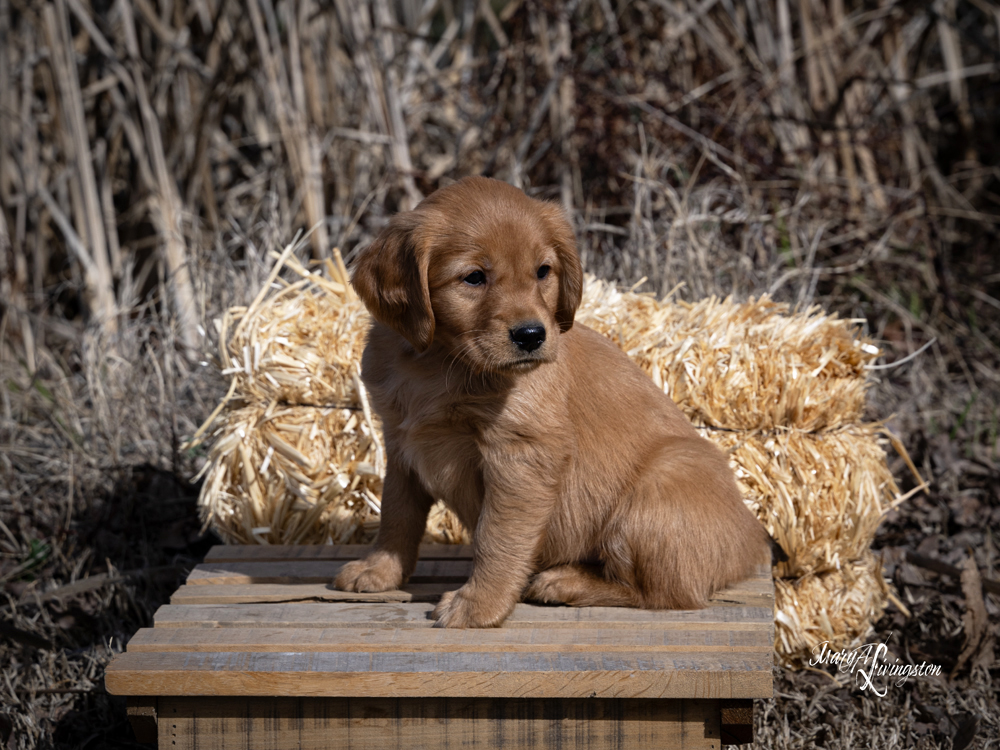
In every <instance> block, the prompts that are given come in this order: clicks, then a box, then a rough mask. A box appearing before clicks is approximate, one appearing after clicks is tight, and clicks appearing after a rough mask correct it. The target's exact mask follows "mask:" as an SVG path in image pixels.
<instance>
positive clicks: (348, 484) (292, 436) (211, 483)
mask: <svg viewBox="0 0 1000 750" xmlns="http://www.w3.org/2000/svg"><path fill="white" fill-rule="evenodd" d="M376 440H377V436H376V435H373V429H372V425H371V424H369V423H366V422H365V420H364V416H363V413H362V412H359V411H357V410H353V409H337V408H325V409H324V408H316V407H305V406H279V405H278V404H277V402H275V401H272V402H271V403H270V404H267V405H262V404H260V403H254V404H249V405H242V406H238V407H236V408H233V409H231V410H229V411H227V412H226V413H225V414H224V415H223V417H222V418H221V420H220V422H219V424H218V427H217V429H216V434H215V442H214V443H213V446H212V449H211V454H210V461H211V463H210V466H211V469H210V471H209V472H208V475H207V476H206V480H205V484H204V487H203V488H202V494H201V512H202V516H203V518H205V519H207V520H210V521H211V522H212V525H213V526H214V527H215V529H216V531H218V532H219V533H220V534H221V535H222V537H223V538H224V539H225V540H226V541H227V542H230V543H237V544H268V543H270V544H323V543H326V542H331V543H348V542H354V541H358V540H359V539H360V538H363V537H364V536H365V531H366V530H365V526H364V524H365V522H366V521H369V520H370V519H371V517H372V515H373V510H374V508H377V507H378V503H379V498H380V497H381V492H382V478H381V477H380V476H379V472H378V470H377V469H376V464H377V462H378V444H377V442H376Z"/></svg>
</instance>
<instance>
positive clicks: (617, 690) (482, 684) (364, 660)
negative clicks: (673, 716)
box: [105, 651, 772, 698]
mask: <svg viewBox="0 0 1000 750" xmlns="http://www.w3.org/2000/svg"><path fill="white" fill-rule="evenodd" d="M771 679H772V678H771V655H770V654H769V653H762V652H734V653H725V654H723V653H708V654H704V653H702V654H699V653H688V654H670V653H649V652H645V651H643V652H624V653H617V654H587V653H561V652H533V653H518V652H514V653H502V652H501V653H495V652H489V653H484V652H461V653H452V652H443V653H439V652H430V653H426V652H418V651H412V652H394V653H357V652H308V653H296V652H284V653H247V652H197V653H191V652H187V653H157V652H149V653H132V652H129V653H125V654H122V655H120V656H118V657H117V658H116V659H115V660H114V661H113V662H112V663H111V664H110V665H109V666H108V667H107V670H106V672H105V686H106V688H107V690H108V692H109V693H111V694H113V695H155V694H161V695H216V696H223V695H245V696H253V695H256V696H299V697H306V696H330V697H334V696H342V697H385V696H389V695H391V696H394V697H423V698H433V697H449V698H451V697H454V698H459V697H470V698H475V697H481V698H487V697H490V698H585V697H594V698H596V697H601V698H755V697H764V696H769V695H770V694H771V689H772V688H771Z"/></svg>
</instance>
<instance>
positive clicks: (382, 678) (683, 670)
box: [105, 545, 774, 750]
mask: <svg viewBox="0 0 1000 750" xmlns="http://www.w3.org/2000/svg"><path fill="white" fill-rule="evenodd" d="M366 552H367V548H366V547H362V546H357V545H340V546H300V547H279V546H271V547H261V546H219V547H215V548H213V549H212V550H211V551H210V552H209V554H208V556H207V557H206V558H205V562H204V563H203V564H202V565H199V566H198V567H196V568H195V569H194V570H193V571H192V572H191V574H190V575H189V576H188V578H187V582H186V584H185V585H184V586H181V587H180V588H179V589H178V590H177V592H176V593H175V594H174V595H173V597H172V598H171V600H170V604H168V605H165V606H163V607H161V608H160V609H159V611H157V613H156V615H155V618H154V627H152V628H144V629H142V630H140V631H139V632H138V633H136V635H135V637H133V638H132V640H131V641H130V642H129V644H128V650H127V652H126V653H123V654H121V655H119V656H118V657H116V658H115V659H114V660H113V661H112V663H111V664H110V665H109V666H108V669H107V673H106V677H105V683H106V686H107V689H108V691H109V692H110V693H112V694H115V695H125V696H129V709H128V710H129V715H130V717H131V718H132V722H133V726H134V727H135V729H136V733H137V736H138V737H139V739H140V740H141V741H144V742H158V743H159V747H160V748H161V749H163V750H166V749H167V748H169V749H170V750H188V749H190V750H195V749H196V748H198V749H201V748H208V749H212V750H216V749H219V748H227V749H228V748H247V749H248V750H249V749H251V748H300V749H305V748H316V750H321V749H322V750H329V749H330V748H345V749H346V748H350V749H351V750H357V749H359V748H372V749H373V750H386V749H387V748H389V747H401V748H407V749H410V748H446V747H456V748H457V747H459V746H462V747H483V748H549V747H551V748H584V747H586V748H629V747H643V748H659V747H663V748H668V747H670V748H672V747H678V748H681V747H683V748H712V749H713V750H719V748H720V747H721V745H722V744H736V743H741V742H749V741H750V740H751V739H752V721H753V710H752V706H753V703H752V699H754V698H764V697H769V696H770V695H771V690H772V682H771V651H772V647H773V640H774V623H773V603H774V596H773V588H772V582H771V574H770V570H769V569H766V568H761V570H760V571H759V573H758V575H757V576H756V577H755V578H752V579H750V580H748V581H745V582H744V583H742V584H740V585H738V586H735V587H733V588H732V589H729V590H727V591H724V592H721V593H719V594H718V595H717V596H716V597H714V599H713V602H712V606H710V607H709V608H707V609H704V610H695V611H671V612H654V611H647V610H636V609H625V608H617V607H580V608H572V607H551V606H534V605H529V604H518V605H517V608H516V609H515V611H514V613H513V614H512V615H511V616H510V618H508V620H507V621H506V622H505V623H504V625H503V627H500V628H495V629H486V630H473V629H469V630H453V629H442V628H433V627H432V625H433V621H432V620H431V619H430V613H431V610H432V609H433V608H434V602H436V601H437V599H438V598H439V597H440V595H441V594H442V593H443V592H444V591H448V590H450V589H454V588H457V587H458V586H459V585H460V584H461V583H462V582H463V581H465V579H466V578H467V577H468V575H469V572H470V570H471V567H472V562H471V550H470V548H469V547H464V546H461V547H460V546H452V547H448V546H440V545H434V546H431V545H428V546H424V547H422V548H421V557H420V562H419V563H418V564H417V569H416V572H415V574H414V575H413V577H412V578H411V580H410V583H409V584H408V585H407V586H406V587H405V588H404V589H403V590H401V591H392V592H386V593H384V594H349V593H345V592H342V591H336V590H334V589H333V588H332V586H331V585H330V581H331V580H332V579H333V577H334V576H335V575H336V573H337V571H338V570H339V568H340V566H341V565H342V564H343V562H344V561H346V560H351V559H355V558H357V557H360V556H363V555H364V554H365V553H366Z"/></svg>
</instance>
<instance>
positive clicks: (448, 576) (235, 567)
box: [187, 560, 472, 586]
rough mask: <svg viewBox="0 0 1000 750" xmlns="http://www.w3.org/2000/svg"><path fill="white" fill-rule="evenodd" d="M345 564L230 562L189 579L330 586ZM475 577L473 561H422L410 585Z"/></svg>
mask: <svg viewBox="0 0 1000 750" xmlns="http://www.w3.org/2000/svg"><path fill="white" fill-rule="evenodd" d="M342 567H344V562H343V561H329V562H327V561H319V562H315V561H306V562H298V561H295V562H287V561H281V562H228V563H206V564H202V565H198V566H196V567H195V569H194V570H192V571H191V572H190V573H189V574H188V577H187V583H188V585H189V586H204V585H217V584H230V585H232V584H239V583H286V584H303V583H320V584H329V583H330V582H331V581H332V580H333V579H334V578H335V577H336V576H337V574H338V573H339V572H340V569H341V568H342ZM471 573H472V561H471V560H420V561H419V562H418V563H417V568H416V570H414V571H413V575H412V576H410V583H455V584H459V585H461V584H462V583H464V582H465V581H466V579H468V577H469V575H470V574H471Z"/></svg>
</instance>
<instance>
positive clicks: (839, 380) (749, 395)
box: [577, 278, 879, 432]
mask: <svg viewBox="0 0 1000 750" xmlns="http://www.w3.org/2000/svg"><path fill="white" fill-rule="evenodd" d="M577 319H578V320H580V321H581V322H583V323H586V324H587V325H588V326H590V327H591V328H594V329H596V330H597V331H599V332H601V333H602V334H604V335H605V336H607V337H608V338H610V339H612V340H613V341H615V343H617V344H618V345H619V346H620V347H621V348H622V349H623V350H624V351H625V352H626V353H628V355H629V356H630V357H632V359H633V360H635V362H637V363H638V365H639V366H640V367H641V368H642V369H643V370H644V371H645V372H646V373H647V374H648V375H649V376H650V377H652V378H653V382H655V383H656V384H657V385H658V386H660V387H661V388H663V390H664V392H666V393H667V395H669V396H670V397H671V398H672V399H673V400H674V401H675V402H676V403H677V404H678V405H680V407H681V408H682V409H683V410H684V412H685V413H686V414H687V416H688V417H689V418H690V419H691V420H692V421H693V422H694V423H695V424H700V425H710V426H713V427H722V428H726V429H733V430H776V429H781V428H785V427H796V428H798V429H800V430H805V431H807V432H818V431H820V430H831V429H837V428H839V427H843V426H845V425H850V424H854V423H856V422H858V421H860V420H861V417H862V414H863V412H864V406H865V394H866V391H867V388H868V385H869V383H868V379H867V378H866V377H865V369H864V366H865V364H867V363H869V362H871V361H872V360H873V359H875V358H876V357H877V356H878V353H879V350H878V348H877V347H876V346H874V345H873V344H872V342H871V341H870V340H868V339H865V338H863V337H861V336H859V335H858V334H857V331H856V328H855V326H854V325H853V324H854V323H855V322H856V321H844V320H841V319H840V318H838V317H837V316H836V315H831V314H827V313H824V312H823V311H822V309H821V308H819V307H811V308H809V309H808V310H807V311H805V312H804V313H798V314H794V315H791V314H789V308H788V305H786V304H783V303H777V302H774V301H772V300H770V299H769V298H767V297H766V296H765V297H761V298H760V299H756V300H755V299H751V300H749V301H748V302H743V303H738V302H734V301H732V300H731V299H726V300H719V299H717V298H715V297H709V298H707V299H704V300H701V301H700V302H696V303H688V302H677V303H673V304H667V303H664V302H659V301H657V300H655V299H654V298H653V297H651V296H649V295H642V294H630V293H622V292H620V291H618V290H617V289H616V288H615V287H614V286H613V285H612V284H608V283H607V282H604V281H600V280H597V279H594V278H589V279H588V280H587V284H586V287H585V290H584V299H583V304H582V305H581V310H580V312H579V314H578V315H577Z"/></svg>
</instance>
